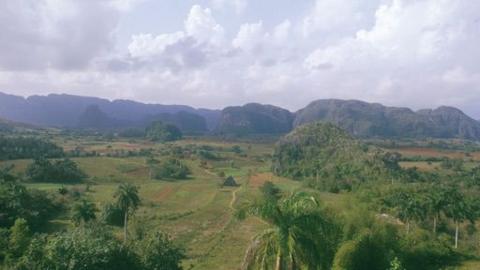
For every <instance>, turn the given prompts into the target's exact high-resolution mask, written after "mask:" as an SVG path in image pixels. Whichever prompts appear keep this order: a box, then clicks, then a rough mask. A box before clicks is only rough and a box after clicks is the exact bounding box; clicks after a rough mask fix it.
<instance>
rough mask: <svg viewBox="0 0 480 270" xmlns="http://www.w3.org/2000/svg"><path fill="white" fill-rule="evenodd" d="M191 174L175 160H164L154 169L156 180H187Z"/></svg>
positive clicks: (183, 165) (182, 164)
mask: <svg viewBox="0 0 480 270" xmlns="http://www.w3.org/2000/svg"><path fill="white" fill-rule="evenodd" d="M189 174H190V169H189V168H188V167H187V166H186V165H185V164H184V163H182V162H181V161H180V160H178V159H175V158H168V159H166V160H163V161H161V162H160V163H159V164H158V166H157V167H154V169H153V178H155V179H186V178H187V176H188V175H189Z"/></svg>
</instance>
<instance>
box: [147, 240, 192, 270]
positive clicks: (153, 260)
mask: <svg viewBox="0 0 480 270" xmlns="http://www.w3.org/2000/svg"><path fill="white" fill-rule="evenodd" d="M141 247H142V249H141V250H142V255H141V258H142V263H143V266H144V267H145V269H156V270H181V269H182V267H181V265H180V261H181V260H182V259H184V258H185V253H184V251H183V249H181V248H178V247H176V246H175V245H173V243H172V242H171V241H170V239H169V238H168V236H167V235H166V234H164V233H158V232H157V233H155V234H153V235H152V236H151V237H149V238H148V239H147V240H146V241H145V243H144V244H143V245H142V246H141Z"/></svg>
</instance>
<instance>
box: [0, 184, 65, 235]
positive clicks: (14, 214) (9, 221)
mask: <svg viewBox="0 0 480 270" xmlns="http://www.w3.org/2000/svg"><path fill="white" fill-rule="evenodd" d="M59 210H60V206H59V205H58V204H56V203H55V202H54V201H53V200H52V199H50V198H49V197H48V196H47V194H46V193H45V192H42V191H39V190H28V189H27V188H25V186H23V185H21V184H18V183H17V182H15V181H13V182H12V181H9V182H5V181H0V227H10V226H12V225H13V223H14V222H15V220H17V219H19V218H22V219H25V220H26V221H27V223H28V224H29V226H30V228H31V229H32V230H34V231H36V230H38V229H39V228H40V227H41V226H42V225H43V224H45V223H46V222H47V221H48V219H49V218H50V217H52V216H53V215H55V214H56V213H58V212H59Z"/></svg>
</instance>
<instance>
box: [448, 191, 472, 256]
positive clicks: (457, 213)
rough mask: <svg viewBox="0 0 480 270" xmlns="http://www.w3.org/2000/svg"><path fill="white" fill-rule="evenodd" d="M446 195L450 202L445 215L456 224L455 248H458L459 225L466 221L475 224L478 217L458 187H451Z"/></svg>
mask: <svg viewBox="0 0 480 270" xmlns="http://www.w3.org/2000/svg"><path fill="white" fill-rule="evenodd" d="M445 195H446V196H447V202H448V204H447V206H446V209H445V215H446V216H447V217H449V218H451V219H452V220H453V222H454V223H455V248H458V234H459V223H461V222H463V221H465V220H469V221H470V222H472V223H473V222H475V219H476V217H475V213H474V211H473V209H472V205H471V204H470V203H469V201H468V200H467V199H466V198H465V195H464V194H463V193H462V192H461V191H460V190H459V189H458V188H457V187H455V186H451V187H450V188H449V189H448V192H446V193H445Z"/></svg>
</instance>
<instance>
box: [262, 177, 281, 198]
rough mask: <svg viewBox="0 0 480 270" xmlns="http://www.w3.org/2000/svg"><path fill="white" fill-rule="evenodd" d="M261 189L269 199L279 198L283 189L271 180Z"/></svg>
mask: <svg viewBox="0 0 480 270" xmlns="http://www.w3.org/2000/svg"><path fill="white" fill-rule="evenodd" d="M260 191H261V192H262V194H263V196H264V197H265V198H266V199H267V200H278V199H280V197H281V196H282V194H281V190H280V189H279V188H278V187H277V186H275V185H274V184H273V183H272V182H270V181H266V182H265V183H264V184H263V185H262V186H261V187H260Z"/></svg>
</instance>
